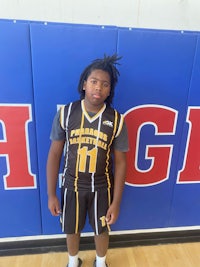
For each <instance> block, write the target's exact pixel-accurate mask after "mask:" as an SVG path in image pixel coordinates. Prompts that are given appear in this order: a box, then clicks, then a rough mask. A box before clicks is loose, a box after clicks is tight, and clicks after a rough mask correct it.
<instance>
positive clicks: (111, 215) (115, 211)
mask: <svg viewBox="0 0 200 267" xmlns="http://www.w3.org/2000/svg"><path fill="white" fill-rule="evenodd" d="M118 215H119V206H117V205H114V204H111V205H110V207H109V208H108V211H107V214H106V222H107V224H114V223H115V222H116V220H117V218H118Z"/></svg>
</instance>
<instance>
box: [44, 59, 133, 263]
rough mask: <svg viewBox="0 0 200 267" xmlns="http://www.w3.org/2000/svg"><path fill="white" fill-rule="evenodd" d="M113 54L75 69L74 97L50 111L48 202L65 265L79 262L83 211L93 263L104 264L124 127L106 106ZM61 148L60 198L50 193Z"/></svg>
mask: <svg viewBox="0 0 200 267" xmlns="http://www.w3.org/2000/svg"><path fill="white" fill-rule="evenodd" d="M118 59H119V58H118V57H117V56H116V55H113V56H104V58H102V59H96V60H94V61H93V62H92V63H91V64H90V65H89V66H87V67H86V68H85V70H84V71H83V73H82V74H81V77H80V81H79V86H78V91H79V93H80V100H79V101H76V102H72V103H70V104H68V105H66V106H63V107H62V108H61V109H60V110H59V112H58V113H57V114H56V116H55V118H54V122H53V126H52V131H51V140H52V143H51V147H50V150H49V155H48V160H47V185H48V207H49V209H50V211H51V213H52V215H53V216H56V215H59V214H60V213H61V218H62V229H63V231H64V232H65V233H66V234H67V248H68V254H69V263H68V265H67V266H68V267H80V266H81V264H82V260H81V259H80V258H79V257H78V251H79V242H80V233H81V231H82V229H83V227H84V225H85V219H86V215H88V217H89V222H90V224H91V226H92V228H93V230H94V233H95V236H94V240H95V246H96V259H95V261H94V265H93V266H95V267H106V266H107V264H106V252H107V249H108V245H109V234H108V232H109V229H110V225H111V224H113V223H115V221H116V220H117V217H118V214H119V209H120V202H121V198H122V192H123V188H124V181H125V174H126V152H127V150H128V138H127V130H126V126H125V123H124V119H123V116H122V115H120V114H119V113H118V112H117V111H116V110H115V109H114V108H112V107H111V103H112V99H113V96H114V89H115V86H116V84H117V82H118V75H119V72H118V70H117V68H116V64H117V61H118ZM63 149H64V151H65V164H64V169H63V180H62V203H61V206H60V203H59V200H58V198H57V196H56V185H57V179H58V172H59V167H60V160H61V157H62V154H63Z"/></svg>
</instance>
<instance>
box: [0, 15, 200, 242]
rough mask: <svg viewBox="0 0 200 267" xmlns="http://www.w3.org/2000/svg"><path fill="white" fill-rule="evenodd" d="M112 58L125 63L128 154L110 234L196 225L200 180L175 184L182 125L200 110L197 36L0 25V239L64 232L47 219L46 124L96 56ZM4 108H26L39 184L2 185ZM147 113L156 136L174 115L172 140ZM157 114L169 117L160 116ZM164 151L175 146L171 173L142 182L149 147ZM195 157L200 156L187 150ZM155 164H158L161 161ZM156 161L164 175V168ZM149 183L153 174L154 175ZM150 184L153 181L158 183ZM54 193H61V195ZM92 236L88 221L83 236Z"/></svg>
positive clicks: (122, 96)
mask: <svg viewBox="0 0 200 267" xmlns="http://www.w3.org/2000/svg"><path fill="white" fill-rule="evenodd" d="M116 52H117V53H118V54H119V55H120V56H122V59H121V65H119V66H118V68H119V71H120V77H119V83H118V85H117V88H116V92H115V99H114V106H115V107H116V108H117V109H118V110H119V111H120V112H121V113H124V114H125V119H126V120H127V126H128V134H129V142H130V151H129V152H128V158H129V159H128V177H127V183H126V185H125V191H124V195H123V199H122V204H121V211H120V216H119V219H118V221H117V223H116V224H115V225H114V226H113V227H112V229H113V230H116V231H123V230H136V229H152V228H166V227H179V226H196V225H200V213H199V190H200V188H199V186H200V185H199V182H200V181H198V178H196V182H187V183H181V182H179V181H178V173H179V171H180V170H181V168H183V165H184V158H185V155H186V153H187V149H186V147H187V145H188V139H187V138H188V134H189V133H190V131H189V129H190V127H189V124H188V122H187V121H186V119H187V115H188V110H189V108H190V107H193V108H195V109H197V111H198V109H199V106H200V92H199V86H200V75H199V71H200V63H199V62H200V42H199V33H198V32H196V33H194V32H180V31H164V30H148V29H146V30H145V29H128V28H118V27H101V26H93V25H75V24H59V23H47V24H46V23H41V22H35V23H33V22H26V21H24V22H22V21H21V22H20V21H19V22H18V21H17V22H16V23H14V22H12V21H6V20H4V21H3V20H2V21H0V178H1V179H0V207H1V211H2V214H3V216H2V220H1V227H0V237H12V236H26V235H43V234H45V235H46V234H58V233H61V229H60V224H59V218H55V217H52V216H51V215H50V212H49V210H48V207H47V189H46V160H47V154H48V149H49V146H50V139H49V135H50V130H51V124H52V120H53V117H54V114H55V113H56V110H57V108H58V105H61V104H65V103H68V102H70V101H73V100H76V99H78V98H79V95H78V92H77V85H78V80H79V77H80V74H81V72H82V71H83V69H84V68H85V67H86V66H87V65H88V64H89V63H90V62H91V61H92V60H93V59H96V58H100V57H102V56H103V55H104V54H108V55H111V54H113V53H116ZM5 104H7V106H9V105H13V104H17V105H19V106H20V105H23V104H26V105H30V106H31V116H32V121H31V122H29V123H28V139H27V142H28V143H29V151H28V155H29V161H30V167H31V172H32V174H34V175H35V176H36V181H37V184H36V186H35V187H32V188H31V187H30V188H17V189H16V188H12V190H11V189H8V188H5V183H4V176H5V175H6V174H7V173H8V161H6V159H9V157H7V156H6V155H5V151H4V146H3V145H2V144H3V142H5V135H6V127H7V126H6V125H5V124H4V122H3V120H2V118H3V114H1V110H2V109H1V106H3V105H5ZM8 108H9V107H8ZM151 108H152V109H151ZM150 109H151V110H153V111H152V112H154V113H158V114H156V115H157V116H155V118H156V119H155V120H158V121H160V125H159V127H160V128H159V129H161V128H162V127H164V128H165V127H166V128H167V127H168V129H169V128H170V123H171V121H170V119H169V117H168V115H170V114H171V115H174V117H173V116H172V119H173V118H174V129H173V130H174V131H173V133H171V134H170V133H169V132H165V133H161V134H158V133H157V130H158V129H157V127H156V125H155V123H153V122H154V119H153V118H154V117H153V116H152V114H153V113H152V114H151V112H149V113H148V110H150ZM141 110H142V111H143V110H144V112H145V110H147V113H146V116H144V118H146V120H147V121H146V122H145V124H144V125H142V127H141V129H140V135H139V138H140V142H139V143H137V142H136V143H135V135H134V133H135V132H134V131H135V130H136V128H134V127H136V125H137V123H139V121H140V120H142V118H143V117H142V113H141ZM161 110H164V111H166V112H164V113H159V111H161ZM134 114H139V115H137V116H136V115H135V116H134ZM144 114H145V113H144ZM159 114H163V115H160V116H159ZM197 114H198V113H197ZM4 116H5V115H4ZM140 116H141V117H140ZM162 129H163V128H162ZM196 129H197V130H198V126H197V127H196ZM199 131H200V128H199ZM134 145H136V146H137V145H138V149H139V150H138V151H139V153H138V154H137V166H138V169H139V170H140V172H141V173H143V174H144V179H143V176H142V175H141V176H139V177H141V178H138V177H137V175H136V174H135V173H137V170H134V172H132V170H133V165H134V158H133V155H136V154H135V151H133V150H132V147H134ZM166 146H167V147H170V148H171V156H170V159H169V169H168V176H167V177H166V179H164V180H163V181H160V182H156V183H152V184H148V183H147V182H145V181H146V180H145V179H146V177H147V176H148V171H150V168H151V166H153V165H152V164H153V162H154V161H153V159H152V158H151V157H147V155H146V153H147V147H150V150H149V151H151V148H153V149H154V148H158V149H159V148H162V147H166ZM197 147H198V146H197ZM153 151H155V150H153ZM199 151H200V149H199ZM149 153H150V152H149ZM18 156H20V151H19V155H18ZM192 157H193V158H194V160H196V159H198V158H199V159H200V153H193V155H192ZM154 160H155V162H159V157H157V158H155V159H154ZM159 164H160V166H161V168H164V167H162V166H163V165H162V162H160V163H159ZM21 168H23V166H21ZM141 173H140V174H141ZM155 176H158V177H159V170H158V172H155ZM199 176H200V175H199ZM16 179H20V178H18V177H16ZM147 179H150V180H151V179H152V181H153V180H154V177H148V178H147ZM189 179H190V177H189ZM199 180H200V177H199ZM130 181H131V182H130ZM134 181H135V182H137V184H136V183H134ZM140 181H141V184H140ZM145 183H146V184H145ZM59 191H60V189H59V188H58V194H59ZM90 231H91V228H90V226H89V223H88V221H87V223H86V226H85V228H84V232H90Z"/></svg>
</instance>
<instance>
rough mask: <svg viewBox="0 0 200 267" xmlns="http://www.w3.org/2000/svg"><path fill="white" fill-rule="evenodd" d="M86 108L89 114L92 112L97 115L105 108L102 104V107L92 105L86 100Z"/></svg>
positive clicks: (84, 101)
mask: <svg viewBox="0 0 200 267" xmlns="http://www.w3.org/2000/svg"><path fill="white" fill-rule="evenodd" d="M83 103H84V106H85V110H86V111H87V112H92V113H97V112H99V110H101V109H102V107H103V106H104V103H102V104H100V105H96V106H95V105H91V104H90V103H88V102H87V101H86V100H85V99H84V100H83Z"/></svg>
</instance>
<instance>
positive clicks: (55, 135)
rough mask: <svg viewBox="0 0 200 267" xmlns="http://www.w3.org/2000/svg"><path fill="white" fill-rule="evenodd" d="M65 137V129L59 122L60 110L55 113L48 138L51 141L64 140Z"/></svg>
mask: <svg viewBox="0 0 200 267" xmlns="http://www.w3.org/2000/svg"><path fill="white" fill-rule="evenodd" d="M65 138H66V135H65V130H64V129H63V128H62V127H61V124H60V110H59V111H58V112H57V113H56V115H55V117H54V120H53V124H52V128H51V133H50V139H51V140H52V141H54V140H58V141H59V140H64V139H65Z"/></svg>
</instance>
